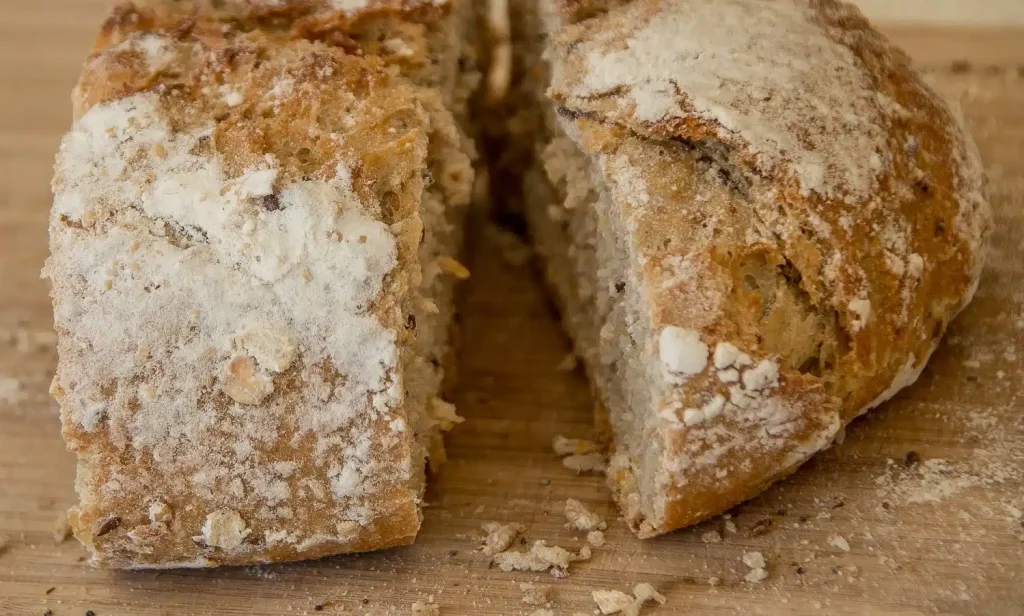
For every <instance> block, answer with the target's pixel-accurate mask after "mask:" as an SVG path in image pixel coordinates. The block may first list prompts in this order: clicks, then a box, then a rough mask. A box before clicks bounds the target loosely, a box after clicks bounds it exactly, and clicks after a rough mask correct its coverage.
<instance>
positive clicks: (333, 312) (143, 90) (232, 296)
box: [47, 2, 476, 567]
mask: <svg viewBox="0 0 1024 616" xmlns="http://www.w3.org/2000/svg"><path fill="white" fill-rule="evenodd" d="M200 4H201V3H200ZM214 4H215V5H216V8H214V7H213V6H212V5H214ZM321 4H322V5H323V6H321ZM335 4H336V3H335ZM343 4H344V3H343ZM358 4H359V6H360V7H363V6H364V5H367V4H368V3H358ZM369 4H372V5H373V6H371V7H369V8H368V9H367V10H366V11H364V12H359V11H355V10H354V9H353V10H342V11H329V10H327V8H326V7H327V6H328V3H312V2H310V3H306V4H303V3H289V4H288V8H287V10H286V9H285V8H281V7H277V6H276V5H277V3H270V2H267V3H258V2H245V3H243V2H218V3H211V7H208V8H204V7H201V6H200V7H199V8H198V9H196V10H195V11H193V10H192V8H193V7H192V6H189V7H183V3H161V2H153V3H148V4H146V5H145V6H135V5H122V6H120V7H119V8H117V9H116V10H115V13H114V15H113V17H111V19H110V20H109V21H108V22H107V24H106V26H105V28H104V31H103V34H102V36H101V39H100V42H99V45H98V50H97V52H96V53H95V54H94V55H93V56H92V57H91V58H90V59H89V60H88V62H87V64H86V66H85V69H84V71H83V77H82V79H81V82H80V84H79V86H78V88H77V90H76V95H75V106H76V114H77V116H78V118H77V120H76V122H75V125H74V127H73V129H72V130H71V132H70V133H69V134H68V135H67V136H66V137H65V139H64V141H63V143H62V145H61V150H60V153H59V154H58V157H57V164H56V175H55V178H54V193H55V200H54V206H53V210H52V217H51V227H50V237H51V252H52V257H51V259H50V260H49V262H48V264H47V273H48V275H49V277H50V278H51V280H52V282H53V302H54V312H55V322H56V328H57V331H58V334H59V351H60V362H59V366H58V371H57V376H56V378H55V379H54V384H53V393H54V395H55V396H56V397H57V399H58V400H59V401H60V403H61V413H62V420H63V423H64V436H65V438H66V440H67V442H68V443H69V446H70V447H71V448H72V449H73V450H75V451H76V452H77V453H78V455H79V473H78V480H77V490H78V493H79V497H80V503H79V505H78V506H77V507H76V508H74V509H73V510H72V512H71V522H72V525H73V527H74V530H75V533H76V536H78V538H79V539H81V540H82V542H83V543H85V544H86V546H88V547H89V548H90V550H91V551H92V552H93V556H94V561H95V562H98V563H103V564H107V565H110V566H116V567H169V566H212V565H218V564H245V563H258V562H272V561H280V560H289V559H297V558H316V557H319V556H323V555H327V554H335V553H339V552H351V551H362V550H370V549H378V548H382V547H387V546H392V545H399V544H404V543H409V542H411V541H412V540H413V538H414V537H415V535H416V532H417V530H418V528H419V524H420V513H419V503H420V499H421V495H422V491H423V487H424V470H423V469H424V465H425V460H426V458H427V456H428V455H429V457H430V459H431V462H432V463H439V461H440V460H442V459H443V448H442V446H441V442H440V430H441V429H446V428H450V427H451V425H452V424H453V423H454V422H456V421H458V418H457V417H456V416H455V415H454V411H453V409H452V408H451V406H450V405H448V404H447V403H446V402H444V401H443V400H441V399H440V393H439V388H440V385H441V380H442V377H443V371H442V368H441V364H442V362H443V361H444V359H445V355H446V354H447V347H448V328H449V325H450V321H451V316H452V311H453V307H452V287H453V284H454V282H455V281H456V280H457V277H456V276H453V275H452V274H451V272H450V268H446V267H445V264H448V263H451V262H453V261H454V259H455V257H457V256H458V252H459V249H460V246H461V241H462V227H463V221H464V218H465V213H466V207H467V205H468V202H469V198H470V193H471V186H472V182H473V168H472V156H473V149H472V145H471V143H470V142H469V140H468V137H467V136H466V134H465V131H464V129H465V128H466V124H465V123H466V122H467V120H468V115H467V113H466V104H467V98H468V93H469V92H470V91H471V90H472V88H473V87H474V86H473V83H474V81H475V79H476V78H475V77H474V76H473V74H472V72H473V68H472V67H473V62H472V50H470V49H468V48H467V45H468V42H469V41H470V40H471V39H470V37H471V32H469V31H468V28H469V25H470V19H469V15H468V14H467V13H466V10H465V8H464V7H465V5H462V8H456V7H452V6H448V5H447V3H439V2H405V3H394V2H392V3H387V2H382V3H369ZM378 4H379V6H378ZM442 4H444V6H442ZM307 5H308V6H307ZM354 6H355V5H353V7H354ZM275 7H276V8H275ZM269 24H273V27H271V26H270V25H269ZM370 31H372V32H374V33H375V34H374V36H373V37H362V36H360V33H363V32H370ZM378 35H379V36H378ZM327 39H337V40H334V41H333V43H332V44H328V43H326V42H320V41H321V40H327ZM364 40H371V41H373V48H372V49H371V48H367V49H362V50H361V53H358V54H357V53H355V52H356V49H348V53H346V51H345V49H344V46H345V45H349V46H352V45H359V44H361V43H362V41H364ZM379 41H383V42H382V43H380V46H379V47H380V48H378V46H377V43H378V42H379ZM452 41H455V42H456V43H455V44H452ZM378 52H379V53H378Z"/></svg>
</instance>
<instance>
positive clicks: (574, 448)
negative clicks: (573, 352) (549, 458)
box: [551, 356, 601, 456]
mask: <svg viewBox="0 0 1024 616" xmlns="http://www.w3.org/2000/svg"><path fill="white" fill-rule="evenodd" d="M573 357H574V356H573ZM551 448H552V449H554V450H555V455H558V456H572V455H583V454H588V453H597V452H599V451H601V447H600V446H599V445H598V444H597V443H595V442H594V441H588V440H587V439H582V438H566V437H564V436H562V435H561V434H559V435H558V436H556V437H555V438H554V440H552V441H551Z"/></svg>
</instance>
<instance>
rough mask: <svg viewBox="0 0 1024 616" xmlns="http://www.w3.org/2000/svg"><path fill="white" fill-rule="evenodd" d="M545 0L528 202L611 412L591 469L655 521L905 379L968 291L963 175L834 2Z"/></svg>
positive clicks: (777, 467) (781, 469)
mask: <svg viewBox="0 0 1024 616" xmlns="http://www.w3.org/2000/svg"><path fill="white" fill-rule="evenodd" d="M542 4H543V5H544V7H543V9H544V10H542V11H541V17H540V19H541V20H542V21H543V22H544V27H545V28H546V29H547V31H548V34H547V36H548V37H549V38H548V39H547V42H546V54H547V55H546V58H547V60H548V61H549V63H550V64H549V68H550V71H551V78H550V89H549V90H548V92H547V95H548V96H549V97H550V100H551V101H552V103H549V111H548V117H547V119H546V130H547V131H548V133H549V134H548V137H547V144H546V145H542V146H540V147H538V148H537V154H536V158H537V159H538V162H537V163H536V167H537V168H539V171H538V170H536V169H535V170H534V171H531V172H528V174H527V181H526V182H527V186H528V187H529V186H531V185H532V186H533V188H532V189H530V188H528V189H527V196H526V199H525V209H526V211H527V213H528V215H529V218H530V219H531V225H532V227H533V231H534V235H535V237H536V238H537V241H538V243H539V244H540V252H541V254H542V255H543V256H544V257H545V258H546V260H547V263H548V266H547V269H548V274H549V279H551V281H552V283H553V286H554V287H555V290H556V295H558V296H559V300H560V303H561V304H562V305H563V308H564V312H565V318H566V321H567V323H568V327H569V329H570V331H571V332H572V333H573V335H574V337H575V338H576V342H577V346H578V347H582V349H580V350H581V351H582V352H581V355H582V356H583V357H584V358H585V360H586V363H587V367H588V371H589V372H590V375H591V378H592V382H593V383H594V388H595V390H596V392H597V393H598V394H599V396H600V397H601V399H602V403H603V404H604V405H605V406H606V407H607V408H608V409H609V412H610V415H611V420H612V424H613V426H614V428H615V432H616V447H617V451H616V454H617V455H615V456H614V457H613V460H612V464H611V467H610V468H609V471H608V477H609V482H610V484H611V486H612V488H613V490H614V491H615V492H616V494H617V497H618V499H619V501H620V504H621V505H622V507H623V509H624V511H625V513H626V516H627V519H628V521H629V522H630V524H631V526H632V527H633V528H634V529H635V530H637V532H638V533H639V534H640V535H641V536H652V535H656V534H659V533H661V532H665V531H668V530H672V529H674V528H679V527H681V526H685V525H689V524H692V523H694V522H697V521H699V520H701V519H704V518H706V517H708V516H711V515H714V514H716V513H719V512H721V511H723V510H725V509H727V508H728V507H730V506H732V505H734V504H736V503H738V502H740V501H742V500H745V499H747V498H750V497H752V496H754V495H755V494H757V493H758V492H760V491H761V490H763V489H764V488H765V487H766V486H767V485H769V484H770V483H771V482H773V481H775V480H777V479H779V478H781V477H783V476H785V475H787V474H788V473H790V472H792V471H793V470H794V469H795V468H796V467H797V466H799V464H800V463H802V462H803V461H805V460H806V459H807V458H808V457H810V456H811V455H812V454H813V453H814V452H816V451H818V450H820V449H822V448H824V447H826V446H827V445H828V444H829V443H831V441H832V438H833V437H834V435H835V434H836V433H837V431H838V430H839V429H840V428H841V427H842V426H843V425H845V424H846V423H848V422H849V421H851V420H852V419H853V418H855V417H857V416H858V415H859V414H861V413H863V412H865V411H867V410H869V409H870V408H873V407H874V406H877V405H878V404H880V403H881V402H883V401H885V400H887V399H888V398H890V397H892V395H894V394H895V393H896V392H897V391H899V390H900V389H902V388H903V387H905V386H907V385H909V384H911V383H913V382H914V381H915V380H916V378H917V376H918V375H919V374H920V372H921V370H922V369H923V367H924V365H925V363H926V361H927V359H928V357H929V356H930V355H931V353H932V352H933V350H934V349H935V347H936V345H937V343H938V341H939V340H940V339H941V337H942V335H943V333H944V332H945V330H946V328H947V326H948V324H949V322H950V320H951V319H952V318H953V317H954V316H955V315H956V314H957V313H958V312H959V311H960V310H961V309H962V308H963V307H964V306H965V305H966V304H967V303H968V302H969V301H970V299H971V297H972V296H973V294H974V291H975V290H976V288H977V284H978V280H979V276H980V272H981V267H982V264H983V261H984V253H985V243H986V239H987V236H988V234H989V232H990V230H991V224H992V223H991V214H990V212H989V208H988V204H987V202H986V200H985V196H984V177H983V173H982V170H981V166H980V162H979V159H978V155H977V152H976V150H975V147H974V144H973V143H972V142H971V139H970V137H969V136H968V135H967V133H966V131H965V129H964V128H963V125H962V123H961V121H960V119H959V117H958V115H957V114H956V112H955V111H953V110H951V109H950V108H949V107H948V106H947V104H946V103H945V102H943V101H942V100H941V98H940V97H939V96H938V95H937V94H935V93H934V92H933V91H932V90H931V89H930V88H929V87H928V86H927V85H926V84H925V83H924V82H923V81H922V80H921V78H920V77H919V76H918V75H917V74H916V73H915V72H914V71H913V70H912V68H911V67H910V63H909V60H908V59H907V58H906V56H905V55H904V54H903V53H902V52H900V51H899V50H898V49H896V48H894V47H893V46H892V45H891V44H890V43H889V42H888V41H887V40H886V39H885V38H884V37H883V36H882V35H880V34H878V33H877V32H876V31H874V30H873V29H872V28H871V26H870V24H869V23H868V22H867V20H865V19H864V18H863V17H862V16H861V15H860V13H859V12H858V10H857V9H856V8H854V7H852V6H850V5H847V4H843V3H840V2H834V1H831V0H777V1H773V2H761V1H755V0H726V1H716V2H711V1H708V0H636V1H633V2H588V1H573V2H557V1H549V2H546V3H545V2H542ZM521 36H525V37H527V38H531V37H532V39H533V40H537V39H538V38H539V36H538V35H537V34H536V33H535V32H529V31H527V32H525V33H521ZM526 87H533V88H534V90H536V85H535V84H533V85H532V86H531V85H530V84H527V86H526ZM534 96H535V97H537V99H538V100H542V99H541V98H540V96H539V93H537V92H535V93H534ZM538 176H542V177H538ZM552 202H553V203H552ZM602 242H604V243H605V244H607V246H605V245H604V244H602ZM567 246H572V252H571V256H570V255H567V254H566V251H565V247H567ZM616 268H620V269H616ZM616 276H617V277H618V278H616ZM595 306H596V308H595ZM616 389H618V391H616Z"/></svg>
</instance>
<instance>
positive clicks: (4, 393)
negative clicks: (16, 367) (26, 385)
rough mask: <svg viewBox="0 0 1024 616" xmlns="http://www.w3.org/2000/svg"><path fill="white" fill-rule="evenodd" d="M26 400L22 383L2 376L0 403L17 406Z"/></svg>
mask: <svg viewBox="0 0 1024 616" xmlns="http://www.w3.org/2000/svg"><path fill="white" fill-rule="evenodd" d="M24 399H25V394H24V392H23V391H22V384H21V381H19V380H18V379H16V378H13V377H9V376H0V402H3V403H6V404H15V403H16V402H21V401H22V400H24Z"/></svg>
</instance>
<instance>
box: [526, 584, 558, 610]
mask: <svg viewBox="0 0 1024 616" xmlns="http://www.w3.org/2000/svg"><path fill="white" fill-rule="evenodd" d="M519 590H521V591H523V603H525V604H527V605H549V604H550V603H551V587H550V586H548V585H547V584H531V583H529V582H523V583H522V584H520V585H519Z"/></svg>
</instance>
